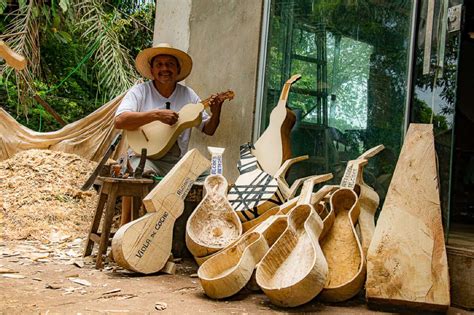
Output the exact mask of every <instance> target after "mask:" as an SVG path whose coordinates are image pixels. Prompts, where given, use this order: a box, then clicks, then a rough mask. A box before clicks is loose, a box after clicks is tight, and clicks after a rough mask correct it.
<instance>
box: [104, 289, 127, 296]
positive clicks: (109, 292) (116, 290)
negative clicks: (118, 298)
mask: <svg viewBox="0 0 474 315" xmlns="http://www.w3.org/2000/svg"><path fill="white" fill-rule="evenodd" d="M120 291H122V289H113V290H110V291H107V292H104V293H102V295H107V294H112V293H117V292H120Z"/></svg>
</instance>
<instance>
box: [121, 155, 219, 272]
mask: <svg viewBox="0 0 474 315" xmlns="http://www.w3.org/2000/svg"><path fill="white" fill-rule="evenodd" d="M209 166H210V162H209V160H207V159H206V158H204V157H203V156H202V155H201V154H200V153H199V151H198V150H197V149H193V150H190V151H189V152H188V153H186V154H185V155H184V156H183V158H182V159H181V160H180V161H179V162H178V163H177V164H176V165H175V166H174V167H173V168H172V169H171V171H170V172H169V173H168V174H167V175H166V176H165V178H163V180H162V181H161V182H160V183H159V184H158V185H157V186H156V187H155V188H154V189H153V190H152V191H151V192H150V193H149V194H148V195H147V196H146V197H145V199H144V200H143V203H144V205H145V208H146V210H147V212H148V213H147V214H146V215H145V216H143V217H141V218H139V219H138V220H135V221H132V222H130V223H128V224H126V225H123V226H122V227H120V229H119V230H118V231H117V233H116V234H115V236H114V238H113V240H112V251H113V254H114V259H115V261H116V262H117V264H118V265H119V266H121V267H124V268H127V269H130V270H133V271H136V272H141V273H145V274H149V273H154V272H158V271H160V270H161V269H162V268H163V266H164V265H165V264H166V261H167V260H168V257H169V255H170V253H171V246H172V236H173V225H174V222H175V221H176V219H177V218H178V217H179V216H180V215H181V214H182V213H183V210H184V198H185V197H186V195H187V194H188V192H189V190H190V189H191V186H192V185H193V183H194V181H195V180H196V178H197V177H198V176H199V175H200V174H202V173H203V172H204V171H205V170H206V169H208V168H209Z"/></svg>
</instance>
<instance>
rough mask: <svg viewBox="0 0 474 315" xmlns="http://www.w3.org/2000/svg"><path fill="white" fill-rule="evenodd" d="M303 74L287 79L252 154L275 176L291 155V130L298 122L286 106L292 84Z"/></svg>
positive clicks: (264, 168) (263, 168) (263, 167)
mask: <svg viewBox="0 0 474 315" xmlns="http://www.w3.org/2000/svg"><path fill="white" fill-rule="evenodd" d="M300 78H301V75H299V74H296V75H294V76H292V77H291V78H290V79H288V80H287V81H286V83H285V84H284V85H283V89H282V91H281V95H280V99H279V101H278V104H277V106H276V107H275V108H274V109H273V110H272V112H271V114H270V123H269V125H268V127H267V129H265V131H264V132H263V134H262V135H261V136H260V138H258V140H257V141H256V142H255V145H254V146H255V149H253V150H252V154H253V155H254V156H255V157H256V158H257V160H258V162H259V164H260V166H261V168H262V170H263V171H265V172H266V173H268V174H270V175H272V176H275V174H276V172H277V171H278V169H279V168H280V166H281V165H282V164H283V162H284V161H285V160H286V159H288V158H290V157H291V139H290V132H291V128H293V126H294V124H295V122H296V116H295V114H294V113H293V112H292V111H291V110H290V109H288V108H287V107H286V102H287V99H288V94H289V92H290V88H291V85H292V84H293V83H294V82H296V81H298V80H299V79H300Z"/></svg>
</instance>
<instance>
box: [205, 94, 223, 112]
mask: <svg viewBox="0 0 474 315" xmlns="http://www.w3.org/2000/svg"><path fill="white" fill-rule="evenodd" d="M222 103H224V100H223V99H222V98H221V97H220V96H219V95H218V94H212V95H211V97H210V98H209V108H210V109H211V113H212V114H215V113H220V112H221V107H222Z"/></svg>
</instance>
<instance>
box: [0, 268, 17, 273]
mask: <svg viewBox="0 0 474 315" xmlns="http://www.w3.org/2000/svg"><path fill="white" fill-rule="evenodd" d="M1 273H18V271H15V270H13V269H10V268H0V274H1Z"/></svg>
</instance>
